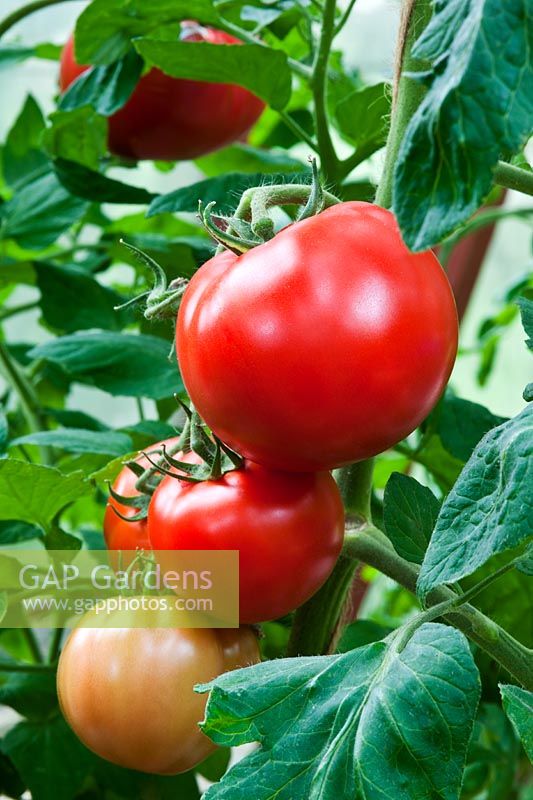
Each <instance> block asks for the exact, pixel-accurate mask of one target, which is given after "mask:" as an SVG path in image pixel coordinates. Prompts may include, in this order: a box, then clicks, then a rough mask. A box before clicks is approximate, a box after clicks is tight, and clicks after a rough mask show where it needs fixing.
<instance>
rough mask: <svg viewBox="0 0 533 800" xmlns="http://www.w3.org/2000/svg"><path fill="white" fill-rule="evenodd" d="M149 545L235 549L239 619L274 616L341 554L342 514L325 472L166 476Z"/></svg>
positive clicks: (254, 468) (155, 501) (151, 514)
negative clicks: (197, 479) (191, 478)
mask: <svg viewBox="0 0 533 800" xmlns="http://www.w3.org/2000/svg"><path fill="white" fill-rule="evenodd" d="M148 533H149V536H150V542H151V544H152V547H153V549H154V550H239V553H240V555H239V576H240V577H239V580H240V583H239V600H240V620H241V622H242V623H253V622H262V621H265V620H269V619H275V618H276V617H281V616H283V615H284V614H287V613H288V612H289V611H293V610H294V609H295V608H297V607H298V606H300V605H301V604H302V603H304V602H305V601H306V600H308V599H309V597H311V596H312V595H313V594H314V593H315V592H316V591H317V589H319V588H320V586H321V585H322V584H323V583H324V581H325V580H326V578H327V577H328V576H329V574H330V573H331V571H332V569H333V567H334V565H335V562H336V560H337V557H338V555H339V553H340V550H341V546H342V540H343V533H344V511H343V506H342V501H341V497H340V494H339V490H338V489H337V485H336V483H335V481H334V480H333V478H332V477H331V475H329V474H328V473H327V472H323V473H301V474H290V473H285V472H278V471H273V470H269V469H266V468H264V467H261V466H259V465H258V464H253V463H252V462H247V463H245V465H244V468H243V469H240V470H234V471H233V472H228V473H226V474H225V475H223V476H222V477H221V478H220V479H218V480H214V481H203V482H202V483H185V482H184V481H180V480H178V479H176V478H172V477H167V478H165V479H164V480H163V481H162V482H161V484H160V485H159V486H158V487H157V489H156V491H155V492H154V495H153V497H152V500H151V502H150V507H149V509H148Z"/></svg>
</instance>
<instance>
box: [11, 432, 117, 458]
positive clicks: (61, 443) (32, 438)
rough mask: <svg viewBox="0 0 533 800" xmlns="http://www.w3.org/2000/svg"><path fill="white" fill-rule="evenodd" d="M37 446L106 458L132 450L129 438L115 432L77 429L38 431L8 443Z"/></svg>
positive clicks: (13, 445)
mask: <svg viewBox="0 0 533 800" xmlns="http://www.w3.org/2000/svg"><path fill="white" fill-rule="evenodd" d="M10 444H11V446H12V447H15V446H16V445H18V444H37V445H41V446H44V447H58V448H59V449H61V450H65V452H67V453H102V454H103V455H108V456H121V455H124V454H125V453H129V452H130V451H131V450H132V449H133V443H132V441H131V438H130V437H129V436H127V435H126V434H125V433H118V432H117V431H85V430H82V429H79V428H63V429H60V428H59V429H57V430H55V431H38V432H36V433H28V434H26V436H19V437H18V439H13V441H12V442H11V443H10Z"/></svg>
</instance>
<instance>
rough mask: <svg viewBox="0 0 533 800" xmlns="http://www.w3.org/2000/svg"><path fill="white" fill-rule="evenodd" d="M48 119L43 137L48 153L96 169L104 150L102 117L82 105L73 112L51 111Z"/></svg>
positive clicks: (105, 137) (105, 141)
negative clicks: (49, 125)
mask: <svg viewBox="0 0 533 800" xmlns="http://www.w3.org/2000/svg"><path fill="white" fill-rule="evenodd" d="M50 122H51V123H52V125H51V127H49V128H47V129H46V131H45V134H44V137H43V146H44V147H45V149H46V152H47V153H48V155H49V156H50V157H51V158H55V159H63V160H65V161H70V162H72V161H75V162H76V163H78V164H83V165H84V166H85V167H89V168H90V169H93V170H97V169H98V164H99V159H100V158H101V156H103V155H104V154H105V152H106V150H107V121H106V119H105V117H102V116H101V115H100V114H97V113H96V111H94V109H92V108H90V107H89V106H85V107H84V108H78V109H76V111H55V112H54V113H53V114H50Z"/></svg>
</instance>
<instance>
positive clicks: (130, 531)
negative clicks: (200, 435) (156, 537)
mask: <svg viewBox="0 0 533 800" xmlns="http://www.w3.org/2000/svg"><path fill="white" fill-rule="evenodd" d="M177 441H178V439H177V437H174V438H171V439H165V440H164V441H162V442H157V444H154V445H152V446H151V447H149V448H147V452H150V451H155V450H158V449H159V448H160V447H161V446H162V445H166V446H167V447H169V446H170V445H172V444H174V443H175V442H177ZM135 460H136V461H137V463H138V464H140V465H141V466H143V467H144V468H145V469H148V467H149V466H150V462H149V461H148V459H147V458H146V456H143V455H140V456H139V457H138V458H137V459H135ZM136 483H137V476H136V475H135V473H134V472H132V471H131V469H129V467H124V468H123V469H122V470H121V471H120V472H119V474H118V476H117V478H116V479H115V482H114V483H113V489H114V490H115V492H116V493H117V494H120V495H122V496H123V497H135V496H136V495H138V494H139V492H138V491H137V489H136V488H135V484H136ZM113 509H116V510H117V511H120V513H121V514H122V515H123V516H125V517H134V516H135V515H136V514H137V512H138V510H139V509H137V508H133V507H132V506H125V505H124V504H123V503H119V502H117V500H115V499H114V498H113V497H110V498H109V500H108V501H107V506H106V510H105V515H104V539H105V542H106V545H107V547H108V549H109V550H137V549H139V550H150V540H149V538H148V527H147V524H146V520H145V519H143V520H136V521H135V522H126V520H124V519H122V518H121V517H119V516H118V514H116V513H115V511H114V510H113Z"/></svg>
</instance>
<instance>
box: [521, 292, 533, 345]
mask: <svg viewBox="0 0 533 800" xmlns="http://www.w3.org/2000/svg"><path fill="white" fill-rule="evenodd" d="M517 303H518V306H519V308H520V316H521V317H522V325H523V326H524V330H525V332H526V333H527V335H528V338H527V339H526V344H527V346H528V347H529V349H530V350H533V300H528V298H527V297H519V298H518V300H517Z"/></svg>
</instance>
